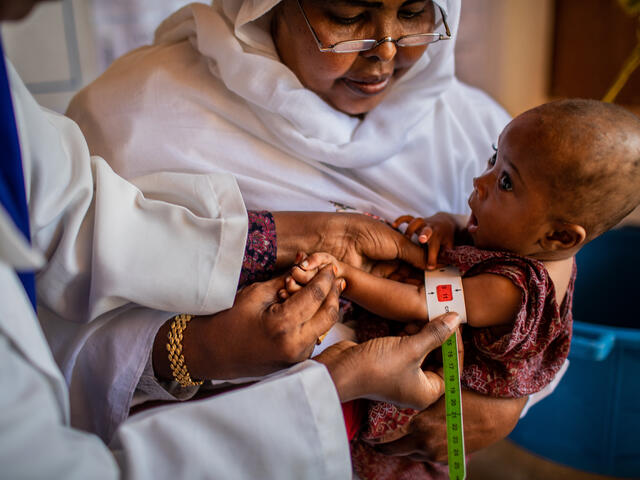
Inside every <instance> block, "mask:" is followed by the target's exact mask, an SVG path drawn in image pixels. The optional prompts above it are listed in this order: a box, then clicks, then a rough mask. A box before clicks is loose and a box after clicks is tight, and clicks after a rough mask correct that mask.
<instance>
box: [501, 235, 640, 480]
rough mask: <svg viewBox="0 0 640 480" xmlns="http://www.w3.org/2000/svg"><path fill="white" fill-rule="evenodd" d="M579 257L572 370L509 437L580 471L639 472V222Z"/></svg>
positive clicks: (634, 475) (635, 475) (606, 237)
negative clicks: (637, 224)
mask: <svg viewBox="0 0 640 480" xmlns="http://www.w3.org/2000/svg"><path fill="white" fill-rule="evenodd" d="M577 261H578V281H577V282H576V294H575V299H574V333H573V338H572V342H571V351H570V354H569V361H570V364H569V369H568V370H567V373H566V374H565V376H564V378H563V379H562V381H561V382H560V385H558V387H557V389H556V391H555V392H554V393H553V394H552V395H551V396H550V397H548V398H547V399H545V400H543V401H542V402H540V403H539V404H537V405H535V406H533V407H532V408H531V410H530V411H529V413H528V414H527V415H526V416H525V418H523V419H522V420H521V421H520V422H519V423H518V425H517V427H516V428H515V429H514V431H513V432H512V433H511V435H510V438H511V439H512V440H513V441H514V442H516V443H517V444H519V445H520V446H522V447H524V448H525V449H527V450H530V451H531V452H533V453H535V454H538V455H541V456H543V457H546V458H548V459H550V460H552V461H555V462H558V463H561V464H564V465H568V466H570V467H573V468H577V469H579V470H585V471H588V472H592V473H598V474H602V475H610V476H615V477H622V478H640V384H639V381H640V330H638V328H640V303H638V302H640V290H639V289H638V288H637V287H638V285H640V282H639V281H638V279H637V277H636V275H638V273H639V268H640V228H637V227H633V228H631V227H627V228H624V229H620V230H613V231H611V232H608V233H606V234H605V235H603V236H602V237H600V238H598V239H596V240H595V241H593V242H591V243H590V244H589V245H587V246H586V247H585V248H583V250H582V251H581V252H580V253H579V255H578V258H577ZM605 323H606V324H605ZM620 325H624V326H620ZM632 326H633V327H635V328H629V327H632Z"/></svg>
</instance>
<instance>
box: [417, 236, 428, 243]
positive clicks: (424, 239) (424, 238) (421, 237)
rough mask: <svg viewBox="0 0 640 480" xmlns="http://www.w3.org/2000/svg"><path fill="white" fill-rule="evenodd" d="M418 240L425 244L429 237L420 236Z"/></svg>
mask: <svg viewBox="0 0 640 480" xmlns="http://www.w3.org/2000/svg"><path fill="white" fill-rule="evenodd" d="M418 240H420V243H425V242H426V241H427V236H426V235H420V236H419V237H418Z"/></svg>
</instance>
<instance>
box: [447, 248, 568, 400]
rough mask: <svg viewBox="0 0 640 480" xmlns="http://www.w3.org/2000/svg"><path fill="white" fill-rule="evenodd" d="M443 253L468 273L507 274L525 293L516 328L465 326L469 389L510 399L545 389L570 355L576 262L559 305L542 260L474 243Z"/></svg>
mask: <svg viewBox="0 0 640 480" xmlns="http://www.w3.org/2000/svg"><path fill="white" fill-rule="evenodd" d="M442 257H443V261H445V262H446V263H449V264H452V265H455V266H457V267H458V268H459V269H460V272H461V273H462V275H463V276H465V277H471V276H474V275H478V274H480V273H494V274H496V275H502V276H504V277H506V278H508V279H509V280H511V281H512V282H513V284H514V285H515V286H516V287H518V288H519V289H520V291H521V292H522V303H521V305H520V310H519V312H518V314H517V316H516V318H515V321H514V323H513V325H512V326H511V331H509V332H507V333H501V334H500V333H496V330H495V329H492V328H465V329H464V332H463V339H464V343H465V356H464V370H463V372H462V378H461V382H462V384H463V385H464V387H466V388H468V389H470V390H474V391H476V392H479V393H484V394H487V395H491V396H494V397H509V398H517V397H523V396H527V395H531V394H532V393H535V392H538V391H540V390H542V389H543V388H544V387H545V386H546V385H548V384H549V383H550V382H551V380H553V377H555V375H556V373H558V370H560V367H561V366H562V364H563V363H564V361H565V359H566V358H567V356H568V355H569V347H570V345H571V331H572V321H573V317H572V314H571V304H572V301H573V287H574V282H575V276H576V267H575V262H574V265H573V272H572V275H571V280H570V282H569V286H568V288H567V292H566V294H565V297H564V300H563V302H562V305H558V304H557V303H556V299H555V288H554V286H553V283H552V281H551V278H550V277H549V273H548V272H547V269H546V268H545V267H544V265H543V264H542V262H539V261H538V260H534V259H532V258H527V257H521V256H519V255H514V254H512V253H507V252H493V251H488V250H480V249H477V248H475V247H471V246H461V247H456V248H454V249H453V250H448V251H446V252H445V253H444V255H443V256H442Z"/></svg>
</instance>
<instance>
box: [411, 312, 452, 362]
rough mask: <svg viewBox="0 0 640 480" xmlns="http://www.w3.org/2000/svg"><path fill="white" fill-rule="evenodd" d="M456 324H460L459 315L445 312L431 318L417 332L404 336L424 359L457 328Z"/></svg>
mask: <svg viewBox="0 0 640 480" xmlns="http://www.w3.org/2000/svg"><path fill="white" fill-rule="evenodd" d="M458 325H460V315H458V314H457V313H455V312H449V313H445V314H443V315H440V316H438V317H436V318H434V319H433V320H431V321H430V322H429V323H427V324H426V325H425V326H424V328H423V329H422V330H420V332H418V333H417V334H415V335H412V336H410V337H406V340H407V341H409V342H411V343H413V344H414V348H416V349H417V351H418V352H420V354H421V355H422V359H424V357H426V356H427V354H428V353H429V352H431V351H432V350H434V349H436V348H438V347H440V346H441V345H442V344H443V343H444V342H445V340H447V338H449V337H450V336H451V334H453V332H454V331H455V329H456V328H458Z"/></svg>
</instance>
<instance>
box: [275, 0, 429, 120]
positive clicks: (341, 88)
mask: <svg viewBox="0 0 640 480" xmlns="http://www.w3.org/2000/svg"><path fill="white" fill-rule="evenodd" d="M300 3H301V5H302V7H303V8H304V12H305V13H306V15H307V18H308V20H309V23H310V24H311V26H312V27H313V28H314V30H315V31H316V33H317V35H318V38H319V39H320V42H321V43H322V45H323V46H325V47H326V46H329V45H333V44H334V43H337V42H340V41H344V40H355V39H365V38H370V39H375V40H380V39H382V38H384V37H391V38H394V39H397V38H399V37H401V36H404V35H408V34H412V33H428V32H431V31H433V25H434V18H435V16H434V5H433V3H432V2H431V1H430V0H428V1H427V0H325V1H322V0H301V1H300ZM273 39H274V43H275V44H276V48H277V49H278V53H279V55H280V59H281V60H282V62H283V63H284V64H285V65H287V66H288V67H289V68H290V69H291V70H292V71H293V72H294V73H295V74H296V75H297V77H298V79H299V80H300V81H301V82H302V84H303V85H304V86H305V87H307V88H308V89H309V90H312V91H313V92H315V93H317V94H318V95H319V96H320V97H322V98H323V99H324V100H325V101H327V102H328V103H329V104H331V105H332V106H333V107H335V108H336V109H338V110H340V111H342V112H344V113H347V114H350V115H359V114H363V113H366V112H368V111H370V110H371V109H372V108H374V107H375V106H376V105H378V104H379V103H380V102H381V101H382V99H383V98H384V97H385V96H386V94H387V93H388V92H389V90H390V89H391V86H392V85H393V83H394V82H395V81H397V80H398V78H400V77H401V76H402V75H403V74H404V73H405V72H406V71H407V70H408V69H409V68H410V67H411V66H412V65H413V64H414V63H415V62H416V61H417V60H418V59H419V58H420V57H421V56H422V54H423V53H424V52H425V50H426V48H427V47H426V46H417V47H396V45H395V44H394V43H392V42H385V43H382V44H381V45H379V46H377V47H376V48H373V49H371V50H368V51H365V52H354V53H333V52H327V53H323V52H321V51H320V50H319V49H318V46H317V44H316V42H315V40H314V38H313V34H312V33H311V31H310V30H309V27H308V26H307V24H306V22H305V19H304V17H303V14H302V11H301V9H300V6H299V5H298V1H297V0H283V1H282V2H281V3H280V4H279V5H278V7H277V10H276V14H275V18H274V25H273Z"/></svg>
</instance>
